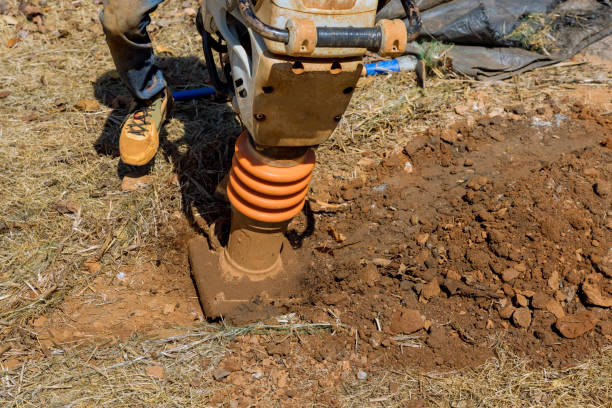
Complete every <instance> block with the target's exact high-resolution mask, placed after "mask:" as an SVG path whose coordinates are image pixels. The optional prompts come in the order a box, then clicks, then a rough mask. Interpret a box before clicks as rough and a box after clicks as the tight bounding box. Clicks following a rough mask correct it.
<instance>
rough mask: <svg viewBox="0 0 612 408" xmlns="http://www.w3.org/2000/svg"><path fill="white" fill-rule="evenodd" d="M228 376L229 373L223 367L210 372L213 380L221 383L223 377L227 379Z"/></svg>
mask: <svg viewBox="0 0 612 408" xmlns="http://www.w3.org/2000/svg"><path fill="white" fill-rule="evenodd" d="M228 375H230V372H229V371H227V370H226V369H225V368H223V367H217V368H216V369H215V370H214V371H213V372H212V376H213V378H214V379H215V381H221V380H223V379H224V378H225V377H227V376H228Z"/></svg>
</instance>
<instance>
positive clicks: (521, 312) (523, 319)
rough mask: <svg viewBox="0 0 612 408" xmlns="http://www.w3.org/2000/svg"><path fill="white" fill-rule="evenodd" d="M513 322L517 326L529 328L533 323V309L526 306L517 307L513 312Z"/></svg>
mask: <svg viewBox="0 0 612 408" xmlns="http://www.w3.org/2000/svg"><path fill="white" fill-rule="evenodd" d="M512 323H514V325H515V326H517V327H522V328H524V329H526V328H528V327H529V325H530V324H531V310H529V309H528V308H526V307H521V308H518V309H516V310H515V311H514V313H512Z"/></svg>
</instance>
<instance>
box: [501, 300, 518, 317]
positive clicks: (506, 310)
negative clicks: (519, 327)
mask: <svg viewBox="0 0 612 408" xmlns="http://www.w3.org/2000/svg"><path fill="white" fill-rule="evenodd" d="M514 310H515V309H514V306H512V305H510V304H508V305H507V306H506V307H503V308H501V309H500V310H499V317H501V318H502V319H509V318H510V317H511V316H512V314H513V313H514Z"/></svg>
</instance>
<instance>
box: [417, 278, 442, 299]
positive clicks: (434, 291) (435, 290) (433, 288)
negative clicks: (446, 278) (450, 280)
mask: <svg viewBox="0 0 612 408" xmlns="http://www.w3.org/2000/svg"><path fill="white" fill-rule="evenodd" d="M439 295H440V284H439V283H438V278H433V279H432V280H430V281H429V282H428V283H427V284H425V285H424V286H423V289H422V290H421V296H423V297H424V298H425V299H431V298H433V297H436V296H439Z"/></svg>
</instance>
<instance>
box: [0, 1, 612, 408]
mask: <svg viewBox="0 0 612 408" xmlns="http://www.w3.org/2000/svg"><path fill="white" fill-rule="evenodd" d="M36 3H38V5H36ZM99 3H100V2H99V1H76V2H73V1H67V0H58V1H55V2H46V1H38V2H32V4H33V7H35V8H36V9H37V10H29V11H24V10H21V11H19V10H18V2H17V0H8V1H6V4H7V6H8V8H7V11H4V13H5V14H2V10H1V7H0V49H1V50H2V55H3V58H1V59H0V109H1V111H2V116H1V117H0V180H1V181H0V278H1V279H0V354H1V355H0V359H1V361H2V364H3V367H4V369H5V371H4V372H3V373H2V374H1V376H2V379H1V381H2V386H1V387H0V402H1V403H2V405H3V406H12V407H20V406H44V405H48V406H60V405H61V406H70V407H81V406H103V405H111V406H160V407H162V406H190V405H191V406H203V405H205V404H208V403H209V401H210V399H211V398H212V397H213V396H214V395H215V393H216V392H217V391H218V390H219V389H221V388H223V387H226V388H227V387H229V385H228V384H225V383H220V382H216V381H214V380H213V378H212V374H211V373H212V371H213V370H214V368H215V365H216V363H217V362H218V361H219V360H220V359H221V357H222V356H223V355H224V354H225V353H226V352H227V346H228V344H229V343H230V342H231V341H233V340H235V339H239V338H240V336H242V335H244V334H245V333H249V332H252V331H253V330H255V329H258V330H261V332H262V334H261V335H262V336H266V335H268V333H269V332H270V331H275V330H279V328H270V327H258V328H257V327H245V328H228V327H223V326H219V325H214V326H209V325H201V326H198V327H197V329H193V328H192V329H187V330H181V332H182V334H179V335H177V336H173V337H169V338H164V339H157V340H155V339H148V338H146V336H144V335H143V336H144V337H139V336H135V337H133V338H131V339H130V340H129V341H127V342H124V343H117V344H109V343H107V344H99V345H97V346H95V345H94V346H87V347H74V348H61V347H57V348H54V349H52V350H43V349H42V348H41V347H39V343H38V339H37V336H36V334H35V332H34V331H33V330H32V329H31V327H30V323H31V321H32V319H34V318H35V317H37V316H40V315H42V314H44V313H46V312H48V311H50V310H54V309H57V308H60V309H61V304H62V301H63V299H64V298H65V297H66V296H67V295H68V294H70V293H76V292H79V291H83V290H85V289H87V287H88V285H89V284H90V283H91V282H92V281H93V280H94V279H95V278H96V277H98V276H104V277H106V278H108V279H113V277H114V276H116V275H117V273H118V271H119V270H120V268H121V267H122V266H124V265H126V264H131V263H134V262H136V260H137V259H141V258H142V257H146V256H148V255H147V254H150V253H152V252H155V248H158V247H159V244H160V239H161V238H160V233H159V231H160V228H161V227H162V226H163V225H165V224H167V223H168V222H169V220H170V217H171V215H172V214H173V213H174V212H177V211H185V212H186V213H187V214H188V216H193V214H191V209H192V208H193V207H195V208H196V210H197V211H198V213H199V214H200V215H201V216H203V217H204V218H206V219H213V218H214V217H215V216H216V215H218V214H220V213H223V211H226V210H225V207H224V205H223V204H220V203H218V202H217V201H215V200H214V199H213V198H212V196H211V192H212V191H213V189H214V187H215V186H216V184H217V183H218V181H219V180H220V179H221V177H222V176H223V174H224V172H225V171H226V169H227V166H228V165H229V160H230V158H231V151H232V149H231V146H232V141H233V140H234V138H235V137H236V136H237V135H238V132H239V129H240V125H239V123H238V122H237V120H236V119H235V117H234V115H233V113H232V112H231V109H230V108H229V106H228V105H227V104H224V103H215V102H211V101H206V100H200V101H192V102H188V103H183V104H180V105H179V106H178V109H177V111H176V112H175V115H174V117H173V119H172V120H171V121H170V123H169V125H168V126H166V132H167V135H166V139H167V140H166V142H165V143H164V146H163V152H162V153H161V154H160V155H158V157H157V159H156V160H155V162H154V163H153V164H152V165H151V167H150V175H149V182H148V186H147V187H146V188H143V189H140V190H137V191H133V192H129V193H126V192H123V191H121V189H120V185H121V181H120V178H119V177H118V176H120V175H124V174H126V173H130V172H131V171H133V169H130V168H129V167H126V166H123V165H120V164H119V163H118V158H117V152H116V150H115V147H114V146H115V142H116V134H117V129H118V128H119V125H120V123H121V120H122V116H123V115H124V114H125V112H126V108H127V106H128V105H129V97H128V95H127V93H126V91H125V90H124V89H123V88H122V87H121V84H120V82H119V80H118V78H117V76H116V73H114V71H113V64H112V61H111V58H110V56H109V55H108V51H107V49H106V45H105V43H104V39H103V35H102V31H101V28H100V26H99V23H98V21H97V9H98V8H99V7H101V6H100V4H99ZM184 3H189V4H183V3H182V2H176V1H168V2H167V4H164V5H163V6H162V7H160V9H159V10H158V12H157V15H156V16H155V18H154V22H155V23H154V24H153V25H152V26H151V32H152V36H153V38H154V41H155V44H156V48H157V50H158V51H159V52H160V54H161V55H163V56H164V57H163V58H161V63H162V66H163V68H164V71H165V72H166V73H167V78H168V81H169V83H170V85H171V86H172V87H173V88H175V89H176V88H183V87H184V88H190V87H200V86H204V80H205V74H204V70H203V65H202V63H201V58H200V57H199V56H200V55H201V50H200V45H199V38H198V35H197V32H196V30H195V27H194V26H193V13H192V10H193V8H195V7H196V6H195V4H194V3H195V2H184ZM0 4H2V1H0ZM193 56H196V57H193ZM580 67H581V69H580V70H579V71H578V70H576V69H575V66H572V65H571V64H567V65H562V66H559V67H554V68H548V69H547V70H546V71H545V73H538V72H536V73H531V74H527V75H524V76H522V77H520V78H518V79H516V80H514V81H508V82H504V83H495V84H489V85H482V84H477V83H474V82H472V81H469V80H465V79H452V80H448V79H447V80H438V79H436V80H432V81H431V83H430V84H428V85H429V86H428V88H427V89H425V90H420V89H418V88H415V87H414V85H415V81H414V79H413V77H412V75H411V74H401V75H395V76H388V77H377V78H374V79H366V80H364V81H363V82H362V83H361V84H360V88H359V89H358V90H357V92H356V93H355V96H354V98H353V102H352V105H351V107H350V109H349V111H348V112H347V114H346V115H345V117H344V119H343V120H342V121H341V124H340V127H339V129H338V131H337V132H336V133H335V134H334V136H333V138H332V139H331V140H330V141H329V142H328V143H326V145H325V146H323V147H322V148H321V149H319V153H318V154H319V159H318V161H319V163H320V164H321V165H320V166H319V167H318V168H317V172H318V175H319V176H321V175H322V174H325V173H333V174H337V175H339V177H350V174H351V172H352V169H353V166H354V164H355V162H356V161H357V160H359V158H361V156H362V154H363V153H364V152H373V153H375V154H376V155H378V154H380V153H382V152H385V151H389V150H394V149H401V147H402V146H403V145H404V144H405V143H406V142H407V141H408V140H410V138H411V137H412V135H413V134H415V132H423V131H425V130H426V129H427V128H428V127H429V126H432V125H439V124H441V123H443V122H445V121H449V120H451V117H452V116H453V115H455V112H454V110H453V109H454V106H455V105H456V104H457V103H464V101H465V100H467V99H470V100H474V99H476V100H478V95H479V93H480V92H481V90H482V89H487V90H488V91H489V92H488V94H489V95H490V97H491V98H492V99H493V100H489V102H488V105H489V106H488V107H493V106H497V105H498V103H497V102H498V101H500V100H503V101H504V102H503V103H504V104H505V105H510V104H512V103H515V102H523V101H529V102H530V103H531V104H533V105H537V103H538V101H539V100H541V99H542V98H544V97H545V95H546V94H547V93H548V94H550V93H556V92H559V91H560V90H563V89H568V88H569V89H571V87H572V86H575V84H577V83H586V84H587V85H589V84H595V85H597V84H599V85H600V86H601V84H602V83H603V84H605V85H604V86H608V87H609V78H610V73H609V71H605V70H604V71H603V73H602V71H601V69H598V68H596V67H591V66H588V65H580ZM602 75H603V77H602ZM585 78H586V79H588V81H585ZM602 78H603V79H602ZM602 81H604V82H602ZM605 81H608V82H605ZM488 107H482V109H485V110H486V109H487V108H488ZM479 109H480V108H479ZM339 153H341V154H339ZM174 174H177V175H178V176H176V177H175V178H173V177H174V176H173V175H174ZM177 184H178V185H179V186H180V187H177ZM280 329H282V330H286V331H289V330H290V327H288V326H286V325H285V327H281V328H280ZM305 329H308V327H306V328H300V329H299V330H302V331H303V330H305ZM320 329H321V328H319V330H320ZM323 329H324V330H328V329H329V328H323ZM294 332H295V330H291V333H294ZM314 335H316V334H314ZM495 344H496V345H495V350H496V353H497V356H498V358H497V359H496V360H494V361H491V362H489V363H487V364H486V365H485V366H483V367H479V368H475V369H466V370H463V371H460V372H456V373H436V374H420V373H417V372H413V371H410V370H401V371H387V370H382V369H381V370H380V371H379V372H378V375H377V376H375V377H373V378H369V379H368V380H367V381H358V380H353V377H351V378H347V379H346V382H345V385H344V387H343V388H342V389H340V390H339V392H338V394H337V396H336V397H335V399H336V400H337V403H338V404H339V405H344V406H406V403H407V402H408V401H410V400H416V399H419V398H422V399H424V400H425V403H426V404H427V405H431V406H440V407H445V406H454V407H470V406H500V407H502V406H524V405H533V406H567V407H572V406H585V407H586V406H606V405H607V404H609V402H610V400H611V397H612V396H611V395H610V383H611V381H612V378H610V372H612V359H611V358H612V354H611V352H610V349H609V348H608V349H606V350H602V352H601V354H600V355H599V356H596V357H595V358H593V359H592V360H588V361H585V362H584V363H582V364H579V365H575V366H571V367H566V368H563V369H559V370H544V369H539V368H533V367H531V366H530V365H529V362H527V361H524V360H522V359H521V358H519V357H517V356H514V355H511V354H509V353H508V352H507V351H505V349H504V347H503V341H500V342H499V343H497V342H496V343H495ZM11 362H12V364H8V363H11ZM15 362H17V363H18V364H14V363H15ZM13 364H14V365H13ZM157 366H161V367H162V371H161V374H160V371H159V370H157V369H155V370H147V367H157ZM317 375H318V374H317V373H313V376H314V377H315V378H316V376H317ZM258 401H259V402H260V403H261V404H262V405H268V404H273V403H274V401H275V394H274V393H272V392H271V393H269V394H267V395H262V396H261V398H260V399H259V400H258ZM222 402H225V403H227V405H230V401H222ZM413 402H414V401H413ZM315 404H316V402H315V401H313V405H315Z"/></svg>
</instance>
